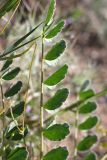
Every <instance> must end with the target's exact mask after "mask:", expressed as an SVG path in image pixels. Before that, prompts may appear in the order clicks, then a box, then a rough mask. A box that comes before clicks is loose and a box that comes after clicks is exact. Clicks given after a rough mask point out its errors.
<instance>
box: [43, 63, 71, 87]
mask: <svg viewBox="0 0 107 160" xmlns="http://www.w3.org/2000/svg"><path fill="white" fill-rule="evenodd" d="M67 70H68V66H67V65H66V64H65V65H64V66H63V67H61V68H60V69H59V70H58V71H56V72H55V73H53V74H52V75H51V76H50V77H49V78H48V79H47V80H45V82H44V84H46V85H48V86H54V85H56V84H57V83H59V82H60V81H61V80H63V79H64V78H65V75H66V73H67Z"/></svg>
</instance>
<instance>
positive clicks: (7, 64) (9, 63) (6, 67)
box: [1, 60, 13, 71]
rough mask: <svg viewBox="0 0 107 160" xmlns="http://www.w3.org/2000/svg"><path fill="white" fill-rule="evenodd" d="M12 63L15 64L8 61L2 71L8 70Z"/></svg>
mask: <svg viewBox="0 0 107 160" xmlns="http://www.w3.org/2000/svg"><path fill="white" fill-rule="evenodd" d="M12 63H13V60H6V61H5V63H4V64H3V67H2V69H1V71H4V70H6V69H8V68H9V66H10V65H11V64H12Z"/></svg>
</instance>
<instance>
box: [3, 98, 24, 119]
mask: <svg viewBox="0 0 107 160" xmlns="http://www.w3.org/2000/svg"><path fill="white" fill-rule="evenodd" d="M24 105H25V102H24V101H21V102H19V103H18V104H16V105H15V106H13V107H11V109H12V114H13V116H14V118H17V117H19V116H20V115H21V114H22V113H23V111H24ZM11 109H9V110H8V111H7V113H6V116H7V117H8V118H12V115H11Z"/></svg>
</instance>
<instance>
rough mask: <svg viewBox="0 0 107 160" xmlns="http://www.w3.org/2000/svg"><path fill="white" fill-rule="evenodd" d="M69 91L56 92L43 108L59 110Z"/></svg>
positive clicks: (64, 89)
mask: <svg viewBox="0 0 107 160" xmlns="http://www.w3.org/2000/svg"><path fill="white" fill-rule="evenodd" d="M68 94H69V91H68V89H67V88H63V89H60V90H58V91H57V92H56V93H55V95H54V96H53V97H52V98H50V99H49V100H48V101H47V102H46V103H45V104H44V108H45V109H48V110H54V109H57V108H59V107H60V106H61V105H62V104H63V102H65V100H66V99H67V97H68Z"/></svg>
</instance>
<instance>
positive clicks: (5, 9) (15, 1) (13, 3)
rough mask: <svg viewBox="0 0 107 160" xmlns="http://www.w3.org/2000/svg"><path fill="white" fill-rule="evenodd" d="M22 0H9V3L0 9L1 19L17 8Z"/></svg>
mask: <svg viewBox="0 0 107 160" xmlns="http://www.w3.org/2000/svg"><path fill="white" fill-rule="evenodd" d="M19 1H20V0H7V2H6V3H5V4H4V5H3V6H2V8H0V18H2V16H4V15H5V14H6V13H7V12H9V11H10V10H11V9H13V8H15V7H16V6H17V4H18V3H19Z"/></svg>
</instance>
